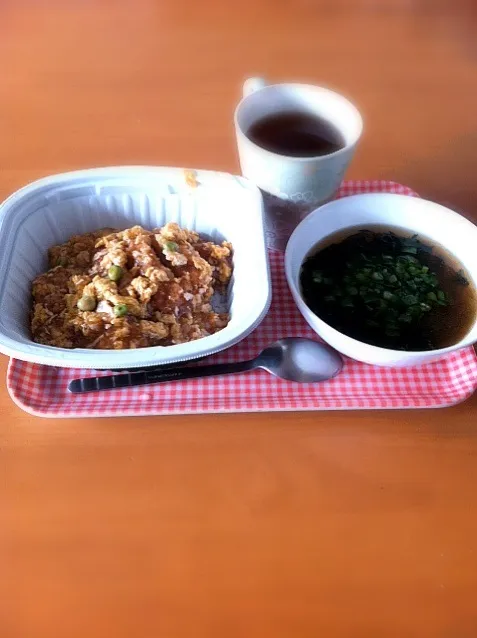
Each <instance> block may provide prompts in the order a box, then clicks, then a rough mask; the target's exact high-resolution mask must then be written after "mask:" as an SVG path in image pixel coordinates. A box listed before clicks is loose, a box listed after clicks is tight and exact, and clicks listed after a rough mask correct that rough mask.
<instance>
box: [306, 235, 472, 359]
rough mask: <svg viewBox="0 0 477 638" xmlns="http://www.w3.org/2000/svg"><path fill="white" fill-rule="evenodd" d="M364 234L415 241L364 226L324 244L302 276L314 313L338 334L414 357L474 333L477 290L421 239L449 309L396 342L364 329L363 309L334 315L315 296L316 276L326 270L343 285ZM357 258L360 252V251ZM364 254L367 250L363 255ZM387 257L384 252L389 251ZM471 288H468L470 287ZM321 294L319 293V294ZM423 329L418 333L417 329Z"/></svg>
mask: <svg viewBox="0 0 477 638" xmlns="http://www.w3.org/2000/svg"><path fill="white" fill-rule="evenodd" d="M360 231H368V232H370V233H373V234H374V235H375V237H378V236H380V235H382V234H384V233H389V232H391V233H393V234H394V235H396V236H397V237H401V238H404V237H410V236H411V233H409V232H406V231H405V230H403V229H402V228H395V227H389V226H378V225H369V226H360V227H355V228H352V229H349V228H348V229H346V230H345V231H340V232H338V233H334V234H333V235H330V236H329V237H327V238H326V239H325V240H324V241H322V242H319V243H318V244H316V245H315V246H314V247H313V248H312V249H311V250H310V251H309V253H308V255H307V256H306V258H305V260H304V261H303V264H302V267H301V272H300V284H301V289H302V294H303V298H304V300H305V302H306V304H307V305H308V307H309V308H310V309H311V310H312V311H313V312H314V313H315V314H316V315H317V316H319V317H320V319H322V320H323V321H325V322H326V323H328V324H329V325H331V326H332V327H333V328H336V329H337V330H339V331H340V332H343V333H344V334H346V335H348V336H350V337H352V338H354V339H357V340H359V341H363V342H365V343H369V344H371V345H376V346H380V347H385V348H392V349H401V350H408V351H422V350H434V349H439V348H445V347H448V346H452V345H455V344H456V343H458V342H459V341H461V340H462V339H463V338H464V337H465V336H466V334H467V333H468V332H469V330H470V329H471V327H472V326H473V324H474V323H475V320H476V317H477V289H476V286H475V283H474V282H473V281H472V279H471V278H470V276H469V275H468V273H467V272H466V271H465V269H464V268H463V266H462V264H461V263H460V262H459V261H458V260H457V259H456V258H455V257H454V256H453V255H452V254H450V253H449V252H448V251H447V250H445V249H444V248H443V247H442V246H441V245H439V244H436V243H435V242H433V241H431V240H429V239H427V238H426V237H424V236H422V235H419V236H418V237H417V239H418V240H419V241H420V242H421V243H422V245H423V246H424V247H426V248H427V249H430V250H431V251H430V252H425V251H419V252H418V254H417V255H416V257H417V259H418V261H419V262H420V264H421V265H422V266H427V267H428V268H429V271H430V272H434V273H435V275H436V276H437V279H438V282H439V288H440V289H441V290H443V291H444V293H445V294H446V296H447V298H448V301H449V304H448V305H447V306H438V307H436V308H433V309H432V310H431V311H430V312H429V313H428V314H427V315H426V316H425V317H423V319H422V320H421V321H420V322H419V323H418V326H417V327H416V325H413V326H412V329H408V331H407V332H406V334H403V335H402V338H401V337H400V338H399V342H396V339H390V338H389V337H386V335H384V333H383V334H380V331H379V329H378V328H369V327H366V326H365V325H364V318H363V320H361V318H360V316H359V308H356V309H353V311H350V310H349V309H340V310H338V311H336V308H335V309H334V310H332V309H331V308H330V305H329V304H328V305H327V304H326V303H325V302H324V301H323V299H320V298H317V296H316V294H314V293H313V290H314V288H315V285H314V284H313V283H312V279H311V277H312V275H311V273H312V271H316V270H320V271H322V272H324V273H325V275H327V276H329V277H330V278H333V279H334V280H335V281H339V277H340V273H343V270H344V264H345V262H346V259H347V258H348V259H350V258H351V257H352V254H353V253H352V251H353V242H355V243H356V241H357V240H356V239H355V238H356V237H357V236H358V234H359V233H360ZM355 250H356V252H355V254H356V253H357V252H358V249H356V248H355ZM359 252H361V249H359ZM383 252H384V251H383ZM464 282H466V283H464ZM315 293H316V288H315ZM416 328H417V329H416Z"/></svg>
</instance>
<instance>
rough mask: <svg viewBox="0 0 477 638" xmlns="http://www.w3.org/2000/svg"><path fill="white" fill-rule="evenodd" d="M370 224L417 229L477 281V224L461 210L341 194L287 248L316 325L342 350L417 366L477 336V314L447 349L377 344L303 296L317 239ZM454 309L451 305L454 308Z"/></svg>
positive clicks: (368, 359) (291, 275) (291, 279)
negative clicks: (306, 266)
mask: <svg viewBox="0 0 477 638" xmlns="http://www.w3.org/2000/svg"><path fill="white" fill-rule="evenodd" d="M371 226H374V227H376V226H381V227H383V230H385V229H386V227H392V229H397V230H400V231H402V232H404V233H405V234H410V235H413V234H417V235H418V236H419V238H421V239H423V241H426V240H427V243H431V244H439V245H440V246H442V247H443V248H444V249H445V250H446V251H447V252H449V253H450V254H451V255H453V256H454V257H455V258H456V259H457V261H458V262H459V263H460V264H461V265H462V266H463V267H464V269H465V270H466V271H467V274H468V276H469V278H470V280H471V285H473V286H475V285H476V282H477V226H475V225H474V224H473V223H472V222H470V221H469V220H467V219H466V218H465V217H462V215H459V214H458V213H456V212H454V211H452V210H450V209H448V208H446V207H444V206H441V205H439V204H436V203H433V202H430V201H426V200H424V199H420V198H418V197H410V196H407V195H394V194H390V193H370V194H365V195H353V196H350V197H344V198H342V199H337V200H334V201H332V202H329V203H328V204H325V205H324V206H321V207H320V208H317V209H316V210H315V211H313V212H312V213H310V214H309V215H308V216H307V217H306V218H305V219H304V220H303V221H302V222H301V223H300V224H299V225H298V226H297V227H296V229H295V230H294V232H293V234H292V235H291V237H290V239H289V241H288V244H287V248H286V252H285V272H286V277H287V281H288V285H289V287H290V290H291V293H292V295H293V298H294V300H295V303H296V304H297V306H298V308H299V310H300V312H301V314H302V315H303V317H304V318H305V319H306V321H307V322H308V324H309V325H310V326H311V328H312V329H313V330H314V331H315V332H316V333H317V334H318V335H319V336H320V337H321V338H322V339H323V340H324V341H326V342H327V343H329V344H330V345H331V346H332V347H334V348H335V349H336V350H338V351H339V352H341V353H342V354H344V355H346V356H348V357H351V358H352V359H357V360H358V361H363V362H364V363H369V364H372V365H381V366H414V365H419V364H422V363H428V362H430V361H433V360H435V359H438V358H440V357H442V356H444V355H446V354H448V353H449V352H453V351H454V350H459V349H460V348H465V347H466V346H469V345H471V344H473V343H475V342H476V341H477V313H476V317H474V320H473V323H472V324H471V326H470V328H469V330H468V331H467V333H466V334H465V336H464V337H463V338H462V339H460V340H459V341H458V342H456V343H455V344H453V345H451V346H448V347H446V348H440V349H436V350H423V351H403V350H392V349H389V348H384V347H378V346H373V345H371V344H368V343H364V342H362V341H359V340H357V339H354V338H352V337H349V336H348V335H346V334H343V333H342V332H339V331H338V330H336V329H335V328H333V327H332V326H331V325H329V324H328V323H326V322H325V321H323V320H322V319H321V318H320V317H319V316H318V315H316V314H315V313H314V312H313V311H312V310H310V308H309V307H308V306H307V304H306V303H305V301H304V298H303V294H302V291H301V287H300V272H301V267H302V264H303V262H304V260H305V258H306V257H307V256H308V254H309V253H310V251H311V250H312V249H313V248H314V246H316V245H317V244H319V243H321V242H324V240H325V239H326V238H327V237H329V236H330V235H334V234H335V233H338V232H339V233H343V234H344V235H343V238H344V237H345V236H346V231H348V230H349V234H350V235H351V234H352V233H353V232H357V231H358V230H361V229H365V228H367V227H371ZM449 312H452V308H449Z"/></svg>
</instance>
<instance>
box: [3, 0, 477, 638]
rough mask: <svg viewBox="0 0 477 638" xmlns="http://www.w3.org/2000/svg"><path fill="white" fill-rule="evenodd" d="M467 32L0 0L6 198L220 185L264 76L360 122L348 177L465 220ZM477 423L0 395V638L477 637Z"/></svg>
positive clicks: (382, 0)
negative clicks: (245, 89) (43, 402)
mask: <svg viewBox="0 0 477 638" xmlns="http://www.w3.org/2000/svg"><path fill="white" fill-rule="evenodd" d="M476 28H477V12H476V9H475V2H468V3H465V2H459V1H458V0H457V1H456V0H454V1H453V2H447V1H441V0H434V1H432V2H431V1H428V2H426V1H412V0H374V1H373V0H367V1H365V0H355V1H353V0H349V1H348V2H345V1H341V0H335V1H334V2H333V1H331V0H329V1H324V0H323V1H321V0H241V2H238V1H233V0H231V1H230V2H224V1H220V0H201V1H200V2H199V1H197V2H196V1H194V0H190V1H188V2H187V1H184V0H182V1H177V0H115V1H113V0H56V1H53V0H51V1H49V2H48V1H46V0H0V71H1V73H0V197H2V198H4V197H6V196H7V195H8V194H9V193H10V192H12V191H13V190H14V189H16V188H18V187H20V186H22V185H23V184H25V183H27V182H29V181H31V180H33V179H35V178H38V177H41V176H44V175H47V174H49V173H53V172H59V171H64V170H67V169H74V168H81V167H89V166H101V165H111V164H131V163H144V164H157V165H160V164H168V165H179V166H181V165H185V166H201V167H204V168H217V169H225V170H231V171H237V170H238V166H237V159H236V154H235V148H234V140H233V132H232V111H233V108H234V104H235V103H236V101H237V99H238V97H239V94H240V86H241V83H242V81H243V79H244V78H246V77H247V76H250V75H257V74H259V75H263V76H266V77H267V78H270V79H273V80H277V81H280V80H287V79H297V80H307V81H310V82H314V83H320V84H323V85H326V86H329V87H332V88H335V89H337V90H338V91H341V92H343V93H345V94H346V95H348V96H349V97H350V98H351V99H352V100H354V101H355V103H356V104H357V105H358V106H359V108H360V109H361V111H362V113H363V116H364V118H365V133H364V136H363V139H362V142H361V146H360V148H359V151H358V153H357V156H356V158H355V161H354V163H353V165H352V167H351V169H350V171H349V176H350V177H360V178H386V179H394V180H396V181H400V182H403V183H406V184H408V185H409V186H411V187H412V188H414V189H415V190H417V191H418V192H420V193H421V195H423V196H426V197H428V198H432V199H436V200H438V201H440V202H443V203H446V204H449V205H451V206H452V207H454V208H456V209H457V210H460V211H462V212H463V213H464V214H466V215H467V216H469V217H473V218H474V219H477V197H476V195H477V186H476V180H475V172H476V168H477V161H476V159H477V152H476V146H477V41H476V39H475V33H476ZM225 213H226V211H225ZM6 364H7V361H6V359H5V358H4V357H1V358H0V373H1V377H2V379H3V378H4V376H5V371H6ZM476 414H477V399H476V398H475V397H474V398H473V399H471V400H469V401H468V402H466V403H464V404H462V405H459V406H457V407H455V408H452V409H447V410H441V411H429V412H426V411H415V412H412V411H409V412H405V411H402V412H387V413H386V412H366V413H357V412H349V413H346V412H342V413H310V414H297V415H294V414H273V415H269V414H265V413H263V414H255V415H235V416H203V417H199V416H198V417H187V418H181V417H175V418H143V419H105V420H95V419H91V420H88V419H83V420H76V421H75V420H59V421H53V420H41V419H37V418H34V417H30V416H28V415H27V414H25V413H22V412H21V411H20V410H19V409H18V408H17V407H15V406H14V405H13V403H12V402H11V401H10V399H9V397H8V395H7V392H6V389H5V386H4V383H3V381H2V387H1V389H0V416H1V419H0V636H1V638H84V637H86V636H88V638H100V637H101V638H106V637H107V638H133V637H134V638H158V637H160V638H176V637H177V638H185V637H191V638H192V637H194V638H202V637H203V638H206V637H207V638H215V637H217V638H218V637H220V638H222V637H224V636H227V637H228V638H242V637H244V638H272V637H273V638H288V637H290V638H292V637H293V638H298V637H300V638H315V637H317V636H327V638H338V637H339V638H394V637H396V638H398V637H399V638H407V637H411V638H431V637H432V638H475V636H477V605H476V604H475V599H476V594H477V540H476V539H477V506H476V497H475V495H476V490H477V434H476V430H477V419H476Z"/></svg>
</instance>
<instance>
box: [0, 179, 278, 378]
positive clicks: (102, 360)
mask: <svg viewBox="0 0 477 638" xmlns="http://www.w3.org/2000/svg"><path fill="white" fill-rule="evenodd" d="M195 176H196V179H197V182H198V186H197V187H196V188H193V187H191V186H189V185H188V184H187V182H186V179H185V171H184V169H180V168H154V167H112V168H98V169H90V170H84V171H76V172H73V173H65V174H62V175H53V176H51V177H47V178H45V179H41V180H39V181H37V182H33V183H32V184H30V185H28V186H26V187H25V188H22V189H20V190H19V191H17V192H16V193H14V194H13V195H11V196H10V197H9V198H8V199H7V200H6V201H5V202H4V203H3V204H2V205H1V206H0V273H1V274H0V351H1V352H3V353H4V354H7V355H9V356H11V357H16V358H18V359H23V360H25V361H33V362H36V363H42V364H47V365H52V366H61V367H75V368H76V367H78V368H96V369H110V368H136V367H141V366H148V365H161V364H168V363H174V362H178V361H185V360H188V359H194V358H197V357H202V356H205V355H209V354H212V353H214V352H218V351H219V350H223V349H225V348H228V347H229V346H232V345H233V344H235V343H237V342H238V341H240V340H241V339H243V338H244V337H245V336H246V335H248V334H249V333H250V332H252V330H254V329H255V328H256V327H257V326H258V324H259V323H260V322H261V321H262V319H263V318H264V316H265V314H266V313H267V310H268V308H269V305H270V301H271V284H270V275H269V268H268V259H267V251H266V246H265V238H264V229H263V208H262V197H261V195H260V191H259V190H258V189H257V187H256V186H254V185H253V184H251V183H250V182H248V181H247V180H245V179H243V178H240V177H235V176H233V175H229V174H226V173H217V172H212V171H195ZM168 221H175V222H177V223H178V224H179V225H181V226H183V227H185V228H188V229H191V230H195V231H197V232H199V233H201V234H204V235H206V236H208V237H209V238H210V239H212V240H213V241H217V242H219V241H222V240H224V239H226V240H227V241H230V242H232V244H233V248H234V257H233V264H234V272H233V277H232V281H231V284H230V287H229V291H228V295H227V305H228V310H229V312H230V314H231V320H230V322H229V324H228V326H227V327H226V328H224V329H223V330H221V331H219V332H217V333H216V334H213V335H210V336H208V337H204V338H202V339H198V340H196V341H192V342H190V343H184V344H178V345H173V346H167V347H162V346H155V347H150V348H139V349H136V350H87V349H80V348H77V349H71V350H69V349H65V348H53V347H51V346H43V345H40V344H36V343H34V342H33V341H32V340H31V337H30V331H29V313H30V308H31V282H32V281H33V279H34V278H35V277H36V276H37V275H38V274H40V273H42V272H45V271H46V270H47V268H48V265H47V249H48V248H49V247H50V246H53V245H55V244H59V243H62V242H64V241H66V240H67V239H69V238H70V237H71V236H72V235H74V234H76V233H85V232H88V231H92V230H95V229H99V228H102V227H115V228H129V227H131V226H134V225H135V224H140V225H142V226H144V227H145V228H155V227H159V226H162V225H164V224H165V223H167V222H168Z"/></svg>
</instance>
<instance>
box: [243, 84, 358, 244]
mask: <svg viewBox="0 0 477 638" xmlns="http://www.w3.org/2000/svg"><path fill="white" fill-rule="evenodd" d="M290 111H292V112H293V111H294V112H296V111H299V112H306V113H311V114H314V115H316V116H317V117H318V118H320V119H322V120H325V121H327V122H329V123H331V124H332V125H333V126H334V127H335V128H336V129H337V130H338V131H339V132H340V134H341V136H342V138H343V140H344V145H343V147H342V148H340V149H339V150H337V151H335V152H333V153H329V154H327V155H320V156H315V157H291V156H286V155H280V154H278V153H274V152H272V151H269V150H266V149H265V148H262V147H261V146H258V145H257V144H255V143H254V142H252V141H251V140H250V139H249V137H248V136H247V132H248V131H249V129H250V127H251V126H252V125H253V124H254V123H255V122H257V121H258V120H261V119H262V118H264V117H267V116H269V115H273V114H275V113H283V112H290ZM234 121H235V133H236V138H237V147H238V154H239V159H240V166H241V170H242V174H243V176H244V177H246V178H248V179H250V181H252V182H253V183H255V184H256V185H257V186H258V187H259V188H260V189H261V190H262V193H263V195H264V198H265V205H266V224H267V238H268V241H269V243H271V244H272V245H274V244H275V247H278V248H283V247H284V243H286V239H287V238H288V237H289V235H290V234H291V232H292V231H293V229H294V228H295V226H296V225H297V224H298V223H299V221H300V220H301V219H302V218H303V217H304V216H306V214H308V213H309V212H311V211H312V210H314V209H315V208H317V207H318V206H319V205H321V204H323V203H325V202H327V201H329V200H330V199H331V198H332V197H333V196H334V194H335V193H336V191H337V190H338V188H339V185H340V184H341V182H342V180H343V177H344V174H345V172H346V169H347V168H348V166H349V164H350V162H351V159H352V157H353V154H354V151H355V148H356V145H357V143H358V140H359V138H360V136H361V132H362V129H363V121H362V118H361V115H360V113H359V111H358V110H357V109H356V107H355V106H354V105H353V104H352V103H351V102H350V101H349V100H347V99H346V98H344V97H343V96H341V95H339V94H338V93H335V92H334V91H330V90H329V89H325V88H322V87H319V86H313V85H309V84H272V85H267V84H266V83H265V81H264V80H262V79H261V78H249V79H248V80H246V82H245V83H244V86H243V98H242V100H241V101H240V103H239V104H238V106H237V108H236V110H235V118H234Z"/></svg>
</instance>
